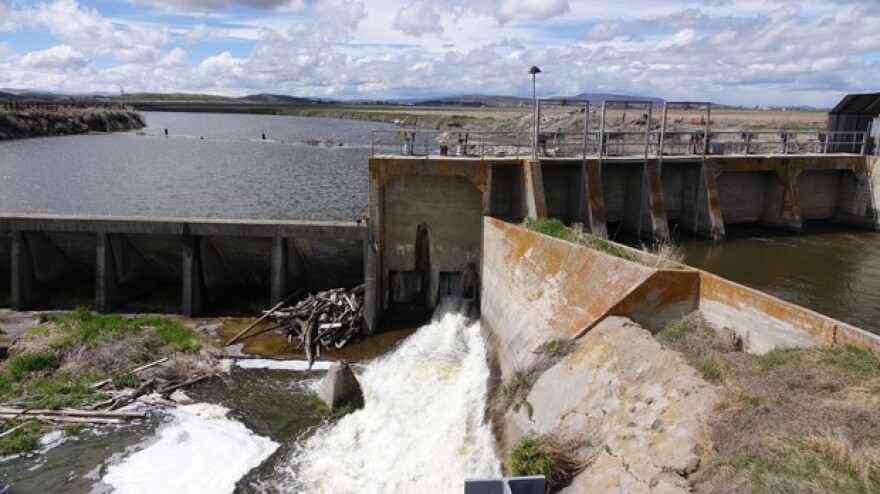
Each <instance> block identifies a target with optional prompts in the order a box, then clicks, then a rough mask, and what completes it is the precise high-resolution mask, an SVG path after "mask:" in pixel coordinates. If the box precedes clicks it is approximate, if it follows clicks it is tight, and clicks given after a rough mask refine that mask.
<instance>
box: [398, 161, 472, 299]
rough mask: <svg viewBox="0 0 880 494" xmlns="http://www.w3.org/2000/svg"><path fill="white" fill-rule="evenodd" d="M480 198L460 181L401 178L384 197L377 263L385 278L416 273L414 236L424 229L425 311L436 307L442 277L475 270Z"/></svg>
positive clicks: (419, 177) (447, 178) (457, 178)
mask: <svg viewBox="0 0 880 494" xmlns="http://www.w3.org/2000/svg"><path fill="white" fill-rule="evenodd" d="M482 200H483V199H482V193H481V192H480V190H479V189H477V188H476V187H475V186H474V185H473V184H471V183H470V182H469V181H468V180H466V179H465V178H463V177H442V176H441V177H428V176H402V177H395V178H393V179H391V180H390V181H389V182H388V183H387V184H386V185H385V188H384V191H383V201H384V203H383V211H384V223H383V230H382V242H381V244H382V262H383V264H384V266H385V269H386V272H391V271H415V270H416V265H415V261H416V256H415V251H416V234H417V231H418V228H419V225H424V226H425V227H427V231H428V238H429V242H430V243H429V246H430V266H431V267H430V269H431V274H430V276H431V278H430V282H429V287H430V293H429V305H430V307H434V306H435V305H436V303H437V290H438V288H439V285H440V273H441V272H455V273H460V272H462V271H464V269H465V268H466V267H467V265H468V264H470V263H473V265H474V266H478V265H479V264H480V227H481V221H482V213H481V210H482Z"/></svg>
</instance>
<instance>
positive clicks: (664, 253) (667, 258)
mask: <svg viewBox="0 0 880 494" xmlns="http://www.w3.org/2000/svg"><path fill="white" fill-rule="evenodd" d="M643 250H647V251H648V252H650V253H651V254H653V255H651V256H645V261H644V262H643V264H645V265H646V266H648V267H651V268H657V269H677V268H682V267H685V266H684V264H685V258H686V254H685V251H684V248H682V246H681V244H680V243H678V242H676V241H675V240H674V239H668V240H665V241H663V242H658V243H657V244H655V245H654V246H653V247H651V248H650V249H645V248H644V247H643Z"/></svg>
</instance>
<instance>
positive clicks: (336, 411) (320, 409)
mask: <svg viewBox="0 0 880 494" xmlns="http://www.w3.org/2000/svg"><path fill="white" fill-rule="evenodd" d="M306 402H307V403H308V404H309V407H311V409H312V411H313V412H314V413H315V415H318V416H320V417H333V418H336V419H341V418H342V417H345V416H346V415H348V414H350V413H353V412H354V411H355V410H357V409H356V408H355V407H354V406H353V405H350V404H348V403H346V404H344V405H340V406H338V407H335V408H331V407H330V405H328V404H327V403H326V402H324V400H322V399H321V398H320V397H319V396H318V395H317V394H316V393H311V394H310V395H308V397H306Z"/></svg>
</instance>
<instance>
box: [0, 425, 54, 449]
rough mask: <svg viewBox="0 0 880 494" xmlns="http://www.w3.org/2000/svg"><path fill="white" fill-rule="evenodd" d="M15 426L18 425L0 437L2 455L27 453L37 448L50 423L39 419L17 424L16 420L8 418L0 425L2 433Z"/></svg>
mask: <svg viewBox="0 0 880 494" xmlns="http://www.w3.org/2000/svg"><path fill="white" fill-rule="evenodd" d="M15 427H18V428H17V429H16V430H15V431H13V432H11V433H9V434H7V435H5V436H3V437H0V456H9V455H15V454H19V453H27V452H28V451H32V450H34V449H36V448H37V446H39V445H40V437H42V436H43V434H45V432H46V430H47V429H48V424H46V423H44V422H40V421H37V420H30V421H28V422H24V423H21V424H16V423H15V422H14V421H11V420H7V421H6V422H5V423H3V424H2V425H0V434H3V433H6V432H8V431H10V430H11V429H13V428H15Z"/></svg>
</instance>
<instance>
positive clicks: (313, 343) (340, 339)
mask: <svg viewBox="0 0 880 494" xmlns="http://www.w3.org/2000/svg"><path fill="white" fill-rule="evenodd" d="M298 294H299V293H294V294H293V295H291V296H290V297H289V298H288V300H290V299H291V298H293V297H294V296H296V295H298ZM286 303H287V300H285V301H282V302H281V303H279V304H278V305H276V306H275V307H272V308H271V309H269V310H267V311H263V316H262V317H260V318H259V319H257V320H256V321H254V323H253V324H251V325H249V326H248V327H246V328H244V329H243V330H242V331H241V332H240V333H238V334H237V335H235V337H234V338H232V339H231V340H229V341H228V342H226V344H227V345H231V344H233V343H235V342H237V341H239V340H242V339H244V338H248V337H250V336H256V334H260V333H263V332H266V331H270V330H277V329H281V330H283V331H285V332H286V333H287V340H288V341H293V339H294V338H296V339H298V340H299V345H298V346H297V349H299V348H304V349H305V353H306V358H307V359H308V361H309V368H311V367H312V364H313V363H314V361H315V358H316V357H320V356H321V349H322V348H327V347H329V346H330V345H333V346H334V347H336V348H342V347H344V346H345V345H346V344H348V342H349V341H350V340H351V339H352V338H359V337H360V336H361V318H362V315H363V307H364V285H360V286H358V287H356V288H354V289H351V290H346V289H344V288H334V289H332V290H327V291H324V292H317V293H313V294H311V295H309V296H308V297H306V298H304V299H302V300H300V301H299V302H297V303H296V304H294V305H288V306H287V307H283V306H284V304H286ZM267 319H268V320H270V321H273V322H274V323H275V324H274V325H273V326H272V327H270V328H268V329H265V330H262V331H260V332H259V333H253V334H250V335H248V336H245V334H246V333H247V332H248V331H250V330H251V329H252V328H254V327H255V326H256V325H257V324H259V323H260V322H262V321H264V320H267Z"/></svg>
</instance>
